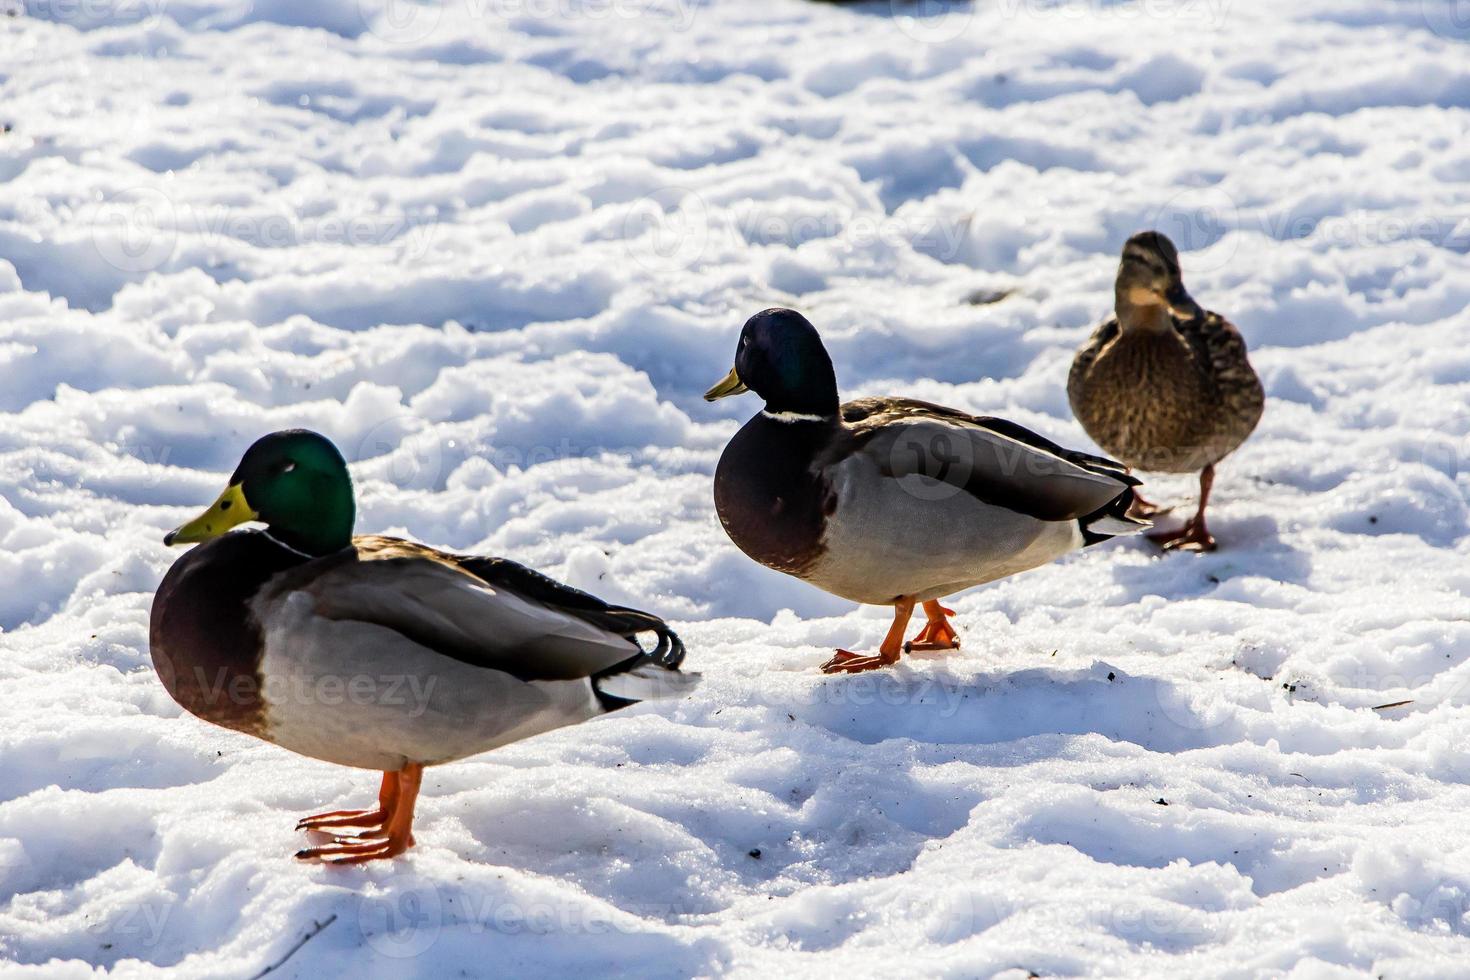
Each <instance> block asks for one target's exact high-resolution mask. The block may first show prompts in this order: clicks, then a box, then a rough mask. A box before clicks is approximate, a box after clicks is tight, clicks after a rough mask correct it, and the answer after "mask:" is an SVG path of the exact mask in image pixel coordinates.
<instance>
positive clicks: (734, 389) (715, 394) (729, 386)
mask: <svg viewBox="0 0 1470 980" xmlns="http://www.w3.org/2000/svg"><path fill="white" fill-rule="evenodd" d="M749 390H750V389H749V388H747V387H745V382H744V381H741V380H740V375H739V374H738V373H736V371H735V369H734V368H731V369H730V373H729V374H727V375H725V380H723V381H721V382H720V383H719V384H717V385H715V386H714V387H713V388H711V389H710V390H709V391H706V392H705V393H704V400H705V401H707V402H712V401H714V400H715V399H716V398H724V397H726V396H728V395H743V394H745V393H746V392H747V391H749Z"/></svg>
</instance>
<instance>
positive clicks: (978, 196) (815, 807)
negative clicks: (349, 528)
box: [0, 0, 1470, 980]
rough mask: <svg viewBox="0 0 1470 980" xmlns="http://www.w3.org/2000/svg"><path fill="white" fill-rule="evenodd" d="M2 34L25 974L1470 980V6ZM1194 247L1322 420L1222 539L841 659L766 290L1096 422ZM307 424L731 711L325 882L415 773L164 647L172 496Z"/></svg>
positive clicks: (1257, 445)
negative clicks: (401, 775)
mask: <svg viewBox="0 0 1470 980" xmlns="http://www.w3.org/2000/svg"><path fill="white" fill-rule="evenodd" d="M0 10H3V11H4V12H8V13H10V14H12V15H13V16H10V17H5V16H0V129H3V130H4V132H3V133H0V378H3V383H0V631H3V632H0V960H6V961H9V963H10V964H11V967H12V968H13V970H14V973H15V974H17V975H20V976H57V977H81V976H92V975H94V973H105V974H109V975H112V976H119V977H132V976H140V975H142V976H147V975H152V974H154V973H157V972H159V971H167V970H172V971H175V972H177V973H178V974H179V975H187V976H190V977H221V978H227V977H228V978H236V977H251V976H255V975H258V974H260V973H261V971H264V970H266V969H268V968H269V967H271V966H272V965H273V964H275V963H278V962H280V961H281V960H282V958H283V957H286V956H287V955H288V954H291V952H292V950H293V948H294V947H296V945H297V944H298V943H300V942H301V940H302V938H303V937H305V936H308V935H312V934H313V933H315V934H314V935H313V938H310V939H309V941H307V942H306V944H305V945H304V946H301V947H300V949H299V950H297V951H296V952H295V953H294V955H291V956H290V958H289V959H288V960H286V961H285V963H284V965H282V966H281V967H280V968H279V969H277V970H275V971H274V972H273V974H272V975H273V976H278V977H286V976H302V977H331V976H342V977H374V976H400V975H408V976H423V977H444V976H488V975H508V974H532V973H546V974H552V975H556V974H563V975H565V974H573V973H578V974H583V975H600V974H628V975H632V974H638V975H648V976H668V977H675V976H682V975H687V974H717V973H726V972H729V973H735V974H737V975H756V974H760V975H762V976H769V975H772V974H780V975H828V976H839V975H840V976H868V975H890V976H892V975H898V974H899V973H907V974H916V973H922V974H925V975H937V976H954V977H973V976H988V975H992V974H997V973H1004V974H1005V975H1006V976H1010V977H1017V978H1019V977H1025V976H1026V975H1027V974H1028V973H1034V974H1039V975H1043V976H1053V975H1102V976H1138V975H1155V976H1232V977H1247V976H1260V975H1271V976H1279V975H1290V976H1293V977H1314V978H1315V977H1337V976H1348V975H1359V974H1363V975H1376V976H1383V977H1389V978H1395V980H1397V978H1408V977H1453V976H1465V975H1466V974H1467V972H1470V916H1467V912H1470V787H1467V780H1470V690H1467V685H1470V601H1467V599H1466V598H1465V596H1466V593H1467V590H1470V563H1467V557H1470V508H1467V499H1470V496H1467V495H1470V470H1467V466H1466V457H1467V454H1470V404H1467V397H1470V315H1467V313H1466V312H1465V308H1466V306H1467V303H1470V51H1467V47H1466V41H1467V40H1470V11H1467V9H1466V7H1465V6H1464V4H1463V3H1456V2H1455V0H1444V2H1439V0H1422V2H1420V0H1293V2H1291V3H1284V2H1279V0H1278V2H1265V0H1259V2H1258V0H1233V2H1230V0H1136V2H1132V3H1112V2H1107V0H983V2H977V3H976V4H975V6H974V7H973V8H972V7H970V6H968V5H965V4H960V3H954V4H947V5H946V4H938V3H934V2H932V0H931V2H928V3H923V4H918V5H910V4H907V3H897V4H896V5H895V6H894V8H891V7H890V4H888V3H886V2H874V3H868V4H856V5H833V4H823V3H814V2H803V0H763V2H758V3H757V2H750V0H703V2H699V0H663V2H649V3H641V2H635V0H447V2H445V3H444V4H443V5H442V6H415V5H413V4H411V3H409V2H407V0H363V2H362V3H358V2H356V0H316V2H312V3H305V2H298V0H255V2H254V3H251V2H250V0H225V2H222V3H217V4H216V3H211V2H206V0H23V2H19V0H8V4H7V3H5V2H0ZM915 15H916V16H915ZM1145 227H1158V228H1160V229H1161V230H1163V231H1165V232H1166V233H1168V234H1170V235H1172V236H1173V237H1174V238H1175V240H1176V241H1177V242H1178V243H1179V245H1180V247H1181V249H1182V250H1184V256H1183V260H1184V270H1185V275H1186V281H1187V282H1188V283H1189V284H1190V286H1191V287H1192V289H1193V291H1194V293H1195V295H1196V296H1197V297H1198V298H1199V299H1200V300H1201V301H1202V302H1203V303H1205V305H1207V306H1209V307H1211V308H1214V309H1218V310H1220V311H1222V312H1224V313H1226V314H1227V315H1229V316H1231V317H1232V318H1233V319H1234V320H1235V321H1236V322H1237V323H1238V324H1239V325H1240V327H1241V329H1242V330H1243V332H1244V333H1245V335H1246V337H1247V339H1248V340H1249V342H1250V343H1251V345H1252V349H1253V351H1254V352H1255V353H1254V359H1255V362H1256V364H1257V367H1258V368H1259V370H1260V371H1261V374H1262V376H1263V378H1264V379H1265V382H1266V385H1267V390H1268V393H1269V396H1270V402H1269V406H1268V409H1267V414H1266V417H1265V419H1264V421H1263V423H1262V426H1261V428H1260V430H1259V431H1258V433H1257V435H1256V436H1255V437H1254V438H1253V439H1252V440H1251V441H1250V442H1249V443H1248V444H1247V446H1246V447H1245V448H1244V449H1243V450H1242V451H1241V452H1240V453H1239V454H1238V456H1236V457H1235V458H1233V459H1231V460H1230V461H1228V462H1227V464H1226V466H1225V467H1224V468H1223V469H1222V473H1221V479H1220V481H1219V482H1218V483H1217V494H1218V497H1217V501H1218V510H1217V511H1216V512H1215V514H1216V517H1215V520H1214V521H1212V525H1213V526H1214V530H1215V531H1216V533H1217V534H1218V536H1219V537H1220V539H1221V541H1222V543H1223V545H1224V547H1223V549H1222V550H1221V551H1220V552H1219V553H1217V554H1215V555H1211V556H1208V557H1193V556H1187V555H1171V556H1167V557H1166V556H1161V555H1159V554H1158V553H1156V552H1155V551H1154V550H1152V549H1151V548H1150V546H1149V545H1148V544H1147V543H1146V542H1142V541H1129V542H1114V543H1112V544H1110V545H1107V546H1103V547H1099V548H1093V549H1089V550H1088V551H1087V552H1085V553H1083V554H1079V555H1077V556H1075V557H1074V558H1072V559H1071V560H1068V561H1064V562H1062V563H1059V564H1057V565H1054V566H1050V567H1047V568H1043V569H1040V570H1037V571H1035V572H1031V573H1028V574H1026V575H1024V576H1021V577H1018V578H1015V579H1012V580H1009V581H1005V582H1001V583H997V584H995V585H993V586H989V587H986V588H982V589H978V590H975V591H973V592H971V593H967V594H964V595H962V596H959V597H957V598H956V599H955V602H954V605H955V606H956V607H957V608H958V609H959V611H960V616H959V619H958V622H959V625H960V626H961V628H962V629H963V630H964V637H965V647H964V650H963V651H962V653H960V654H958V655H954V656H944V657H939V656H925V657H913V658H911V659H906V660H905V661H904V663H903V664H902V665H900V666H899V667H898V668H897V669H894V670H891V671H888V672H885V673H882V674H874V675H869V676H862V677H855V678H836V679H833V678H824V677H823V676H822V675H820V674H819V673H818V672H817V670H816V665H817V664H818V663H819V662H820V661H821V660H822V659H824V658H825V657H826V656H827V655H828V654H829V651H830V648H832V647H833V646H836V645H844V646H849V647H864V646H866V647H871V646H875V645H876V644H877V642H878V641H879V639H880V638H881V636H882V634H883V632H884V630H885V629H886V626H887V617H886V616H885V613H884V610H879V609H860V610H859V609H854V608H853V607H851V606H850V605H849V604H847V603H844V602H841V601H838V600H836V599H833V598H831V597H829V596H826V595H823V594H821V593H818V592H816V591H815V590H813V589H811V588H808V587H806V586H804V585H802V584H800V583H797V582H795V581H794V580H791V579H788V578H785V577H783V576H780V575H778V574H776V573H774V572H768V571H766V570H764V569H762V568H760V567H757V566H755V565H754V564H753V563H751V562H750V561H749V560H747V559H746V558H745V557H744V556H742V555H741V554H740V553H738V552H737V551H736V550H735V548H734V547H733V546H732V545H731V544H730V543H729V542H728V541H727V540H726V538H725V537H724V535H723V533H722V532H721V530H720V529H719V527H718V524H717V522H716V520H715V518H714V515H713V509H712V504H711V499H710V486H709V484H710V474H711V472H712V470H713V467H714V463H715V460H716V459H717V458H718V454H719V451H720V448H721V446H722V445H723V443H724V441H725V440H726V439H728V437H729V436H730V435H731V433H733V432H734V430H735V428H736V426H737V424H738V422H739V421H740V420H741V419H743V418H744V417H745V416H746V415H748V414H749V413H751V412H753V411H754V410H755V407H756V406H755V404H754V403H753V402H752V400H751V399H731V400H729V401H725V402H721V403H719V404H718V405H713V406H711V405H706V404H705V403H704V402H702V401H701V400H700V398H699V393H700V392H701V391H702V390H703V389H704V388H705V387H706V386H707V385H709V384H710V383H712V382H713V381H715V380H717V379H718V378H720V377H721V376H723V374H724V373H725V371H726V370H727V369H728V368H729V365H730V358H731V355H732V353H733V349H734V343H735V338H736V335H737V331H738V329H739V327H740V325H741V323H742V322H743V321H744V319H745V318H746V317H747V316H748V315H749V314H751V313H753V312H755V311H757V310H759V309H761V308H764V307H767V306H772V305H789V306H794V307H796V308H798V309H801V310H803V311H804V312H806V313H807V314H808V315H809V316H810V317H811V319H812V320H813V321H814V322H815V323H816V324H817V325H818V326H819V328H821V329H822V330H823V331H824V336H825V337H826V339H827V341H828V344H829V346H830V348H831V350H832V352H833V355H834V357H835V360H836V362H837V368H838V373H839V377H840V379H841V382H842V384H843V387H844V391H845V393H846V394H848V395H850V396H857V395H864V394H882V393H903V394H910V395H915V396H920V397H926V398H931V399H934V400H937V401H941V402H945V403H948V404H952V405H955V406H959V407H964V408H967V409H971V410H974V411H980V412H988V413H997V414H1004V415H1007V416H1009V417H1011V418H1014V419H1016V420H1018V421H1020V422H1022V423H1024V424H1027V425H1029V426H1032V427H1034V428H1036V429H1038V430H1039V431H1041V432H1043V433H1045V434H1047V435H1049V436H1051V437H1053V438H1056V439H1058V440H1060V441H1063V442H1069V443H1072V444H1076V445H1079V446H1081V445H1086V438H1085V436H1084V435H1083V434H1082V432H1081V430H1080V428H1079V427H1078V425H1077V424H1076V423H1075V422H1074V421H1073V420H1072V418H1071V416H1070V413H1069V411H1068V408H1067V401H1066V397H1065V393H1064V380H1065V376H1066V371H1067V366H1068V363H1069V359H1070V353H1071V350H1072V349H1073V348H1074V346H1075V345H1076V344H1077V343H1079V342H1080V341H1081V340H1082V339H1083V337H1084V336H1086V334H1087V333H1088V332H1089V331H1090V329H1091V328H1092V327H1093V325H1094V324H1095V323H1096V322H1098V321H1099V320H1100V319H1101V318H1102V317H1103V316H1104V315H1105V314H1106V312H1107V310H1108V308H1109V304H1110V302H1111V280H1112V274H1113V271H1114V269H1115V267H1116V256H1117V250H1118V249H1119V247H1120V245H1121V243H1122V241H1123V239H1124V238H1125V237H1126V236H1127V235H1128V234H1129V233H1130V232H1133V231H1135V230H1138V229H1141V228H1145ZM288 425H306V426H310V427H313V428H316V429H319V430H321V431H323V432H325V433H327V434H329V435H330V436H332V437H333V438H334V439H336V440H337V441H338V442H339V444H340V445H341V446H342V447H343V449H344V451H345V452H346V453H347V454H348V455H349V458H350V459H352V460H353V461H354V470H353V471H354V475H355V477H356V479H357V481H358V487H359V494H360V499H361V504H362V506H361V512H360V523H359V526H360V528H361V529H363V530H370V531H386V532H393V533H402V534H407V535H411V536H413V537H416V538H419V539H422V540H425V541H428V542H431V543H434V544H437V545H442V546H448V547H452V548H456V549H464V550H475V551H485V552H493V553H498V554H505V555H510V556H513V557H515V558H518V559H520V560H523V561H527V562H530V563H533V564H535V565H537V566H539V567H541V568H544V569H545V570H547V571H548V572H551V573H553V574H557V575H560V576H562V577H564V578H566V579H568V580H570V581H572V582H574V583H576V584H578V585H582V586H585V587H588V588H592V589H595V590H596V591H598V592H600V593H602V594H604V595H607V596H609V597H613V598H616V599H620V600H623V601H630V602H635V603H637V604H639V605H645V606H647V607H650V608H652V609H654V610H656V611H658V612H660V613H663V614H665V615H667V616H669V617H671V618H672V619H673V620H675V621H676V623H677V624H678V626H679V628H680V630H681V631H682V632H683V635H684V636H685V638H686V640H687V641H688V643H689V646H690V649H691V654H690V661H689V663H690V666H691V667H694V668H696V669H699V670H702V671H703V672H704V675H705V685H704V687H703V689H702V690H701V692H700V693H699V694H698V695H697V696H696V697H695V698H693V699H691V700H689V701H685V702H682V703H677V704H662V705H653V706H643V707H639V708H634V709H631V710H629V711H626V712H624V713H622V714H619V715H616V716H613V717H609V718H606V719H602V720H599V721H598V722H595V723H592V724H590V725H587V726H584V727H582V728H578V729H574V730H564V731H561V732H557V733H553V734H551V735H549V736H545V737H542V738H538V739H535V740H532V741H529V742H525V743H522V744H519V745H516V746H513V747H511V748H508V749H505V750H502V751H499V752H496V753H492V754H489V755H485V756H481V757H478V758H475V759H471V760H468V761H466V762H462V763H459V764H455V765H450V766H444V767H441V768H437V769H434V770H431V771H430V772H429V774H428V776H427V778H426V780H425V788H424V796H423V798H422V799H421V802H420V806H419V821H418V828H417V830H418V833H417V837H418V841H419V846H418V847H417V848H416V849H415V850H414V851H412V852H411V853H410V855H409V856H407V857H406V858H404V859H401V860H399V861H397V862H393V863H384V864H380V865H376V866H370V867H367V868H364V869H356V870H343V869H330V868H321V867H308V866H303V865H301V864H299V863H297V862H295V861H294V860H293V859H292V857H291V854H292V851H293V850H294V849H295V848H296V847H298V846H300V844H301V837H300V835H297V834H295V833H293V831H292V825H293V821H294V819H295V818H296V817H297V816H299V815H301V814H303V813H306V812H311V811H314V810H318V809H324V808H328V807H334V806H339V805H348V804H352V803H356V802H360V801H364V800H365V799H367V798H368V797H370V795H371V793H372V792H373V788H374V786H375V785H376V779H375V777H374V776H373V775H372V774H370V773H363V772H354V771H349V770H343V769H338V768H333V767H331V766H327V765H323V764H318V763H315V762H312V761H308V760H305V759H301V758H298V757H295V756H292V755H289V754H288V753H286V752H284V751H282V750H279V749H276V748H274V747H272V746H269V745H266V744H263V743H259V742H256V741H253V740H251V739H249V738H246V737H243V736H236V735H233V734H230V733H226V732H224V731H221V730H218V729H214V728H211V727H209V726H207V725H205V724H203V723H201V722H197V721H195V720H194V719H192V718H190V717H181V716H180V711H179V709H178V708H177V707H176V706H175V705H174V704H173V702H172V701H171V700H169V698H168V697H167V695H166V694H165V693H164V691H163V689H162V687H161V686H160V685H159V683H158V681H157V679H156V677H155V676H154V674H153V671H152V669H151V666H150V663H149V658H148V652H147V642H146V632H147V630H146V624H147V614H148V607H149V603H150V600H151V593H152V590H153V588H154V587H155V586H156V584H157V583H158V581H159V579H160V577H161V576H162V574H163V572H164V570H165V569H166V568H167V567H168V565H169V563H170V561H171V560H172V559H173V558H174V557H175V556H176V554H175V553H173V552H170V551H169V550H167V549H165V548H164V547H163V545H162V543H161V540H160V539H161V535H162V532H163V530H164V529H166V528H168V527H171V526H173V525H175V524H177V523H178V522H179V521H180V520H181V519H182V518H184V517H186V516H188V515H190V514H191V513H192V512H193V511H195V510H197V509H198V508H199V507H201V506H202V505H204V504H205V503H207V502H208V501H209V500H211V499H212V498H213V496H214V494H215V493H216V492H217V491H218V489H219V488H220V486H221V483H222V479H223V477H224V475H225V474H226V473H227V472H228V471H229V470H230V469H231V468H232V467H233V465H234V463H235V461H236V460H237V458H238V456H239V454H240V452H241V451H242V450H243V449H244V448H245V447H246V446H247V445H248V444H249V443H250V442H251V441H252V440H253V439H254V438H255V437H256V436H258V435H260V434H263V433H264V432H267V431H269V430H272V429H276V428H282V427H285V426H288ZM1192 490H1193V488H1192V486H1191V482H1190V481H1189V480H1187V479H1171V480H1167V481H1160V482H1158V483H1157V484H1155V495H1158V496H1162V497H1164V498H1166V499H1170V500H1178V501H1180V502H1183V503H1185V504H1187V503H1188V502H1189V501H1190V500H1191V499H1192V498H1191V494H1192ZM1394 702H1409V703H1407V704H1405V705H1402V706H1400V707H1391V708H1383V707H1381V706H1383V705H1388V704H1392V703H1394ZM318 929H319V931H317V930H318ZM11 972H12V969H7V968H6V967H5V966H4V965H0V974H4V975H6V976H9V975H11Z"/></svg>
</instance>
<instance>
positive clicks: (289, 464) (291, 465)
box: [281, 459, 296, 473]
mask: <svg viewBox="0 0 1470 980" xmlns="http://www.w3.org/2000/svg"><path fill="white" fill-rule="evenodd" d="M295 468H296V461H295V460H294V459H288V460H286V461H285V462H284V463H282V464H281V472H282V473H290V472H291V471H292V470H294V469H295Z"/></svg>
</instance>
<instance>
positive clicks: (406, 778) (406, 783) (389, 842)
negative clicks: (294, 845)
mask: <svg viewBox="0 0 1470 980" xmlns="http://www.w3.org/2000/svg"><path fill="white" fill-rule="evenodd" d="M386 776H394V777H396V783H397V787H398V789H397V794H396V795H395V797H394V799H393V806H392V808H391V809H390V810H389V812H388V817H387V819H386V820H385V821H383V823H382V825H381V826H380V827H379V828H378V829H377V831H376V832H375V833H374V834H372V835H367V834H361V835H350V836H342V837H334V838H333V839H332V843H330V844H324V845H322V846H321V847H308V848H304V849H303V850H300V851H297V852H296V856H297V857H298V858H300V859H301V860H303V861H322V862H324V863H326V864H363V863H365V862H367V861H376V860H379V859H381V858H391V857H397V856H398V855H400V854H402V853H403V852H404V851H406V850H408V849H409V848H410V847H412V846H413V808H414V803H415V802H417V800H418V796H419V785H420V784H421V783H422V782H423V776H424V767H423V766H421V765H419V764H418V763H416V762H410V763H409V764H408V765H406V766H404V767H403V768H402V769H401V770H399V771H398V772H396V773H388V774H386V775H385V778H384V782H385V783H386V782H387V778H386ZM379 835H381V836H379ZM369 836H371V838H372V839H366V838H368V837H369Z"/></svg>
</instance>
